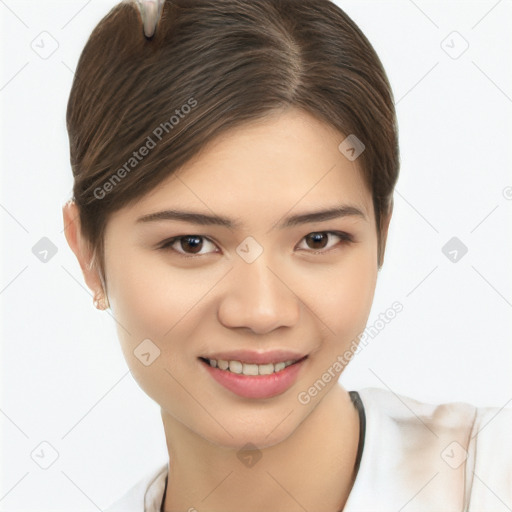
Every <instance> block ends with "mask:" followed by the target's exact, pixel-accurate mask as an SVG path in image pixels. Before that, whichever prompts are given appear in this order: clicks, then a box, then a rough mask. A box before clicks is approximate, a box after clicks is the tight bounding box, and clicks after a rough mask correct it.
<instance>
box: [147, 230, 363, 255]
mask: <svg viewBox="0 0 512 512" xmlns="http://www.w3.org/2000/svg"><path fill="white" fill-rule="evenodd" d="M312 234H328V235H335V236H337V237H338V238H339V239H340V244H341V245H345V244H350V243H354V242H355V238H354V236H353V235H351V234H350V233H347V232H346V231H336V230H334V231H311V232H309V233H307V234H306V235H305V236H303V237H302V238H301V239H300V241H299V244H300V243H301V242H302V241H303V240H305V239H306V237H307V236H309V235H312ZM194 236H195V237H197V238H202V239H204V240H207V241H208V242H210V243H212V244H214V245H217V243H216V242H214V241H213V240H212V239H211V238H210V237H208V236H206V235H198V234H187V235H179V236H174V237H171V238H167V239H166V240H163V241H162V242H161V243H160V244H158V246H157V247H156V248H157V250H163V251H172V252H174V253H176V254H177V255H178V256H182V257H184V258H187V259H190V258H197V257H200V256H206V255H208V254H216V253H218V251H214V252H209V253H204V254H187V253H182V252H179V251H177V250H174V249H172V247H171V246H172V245H173V244H174V243H175V242H177V241H179V240H180V239H183V238H187V237H194ZM337 245H338V244H336V245H335V246H333V247H331V248H329V249H318V250H316V251H315V250H314V249H301V251H304V252H306V253H311V254H322V253H325V254H327V253H329V252H330V251H331V250H333V249H334V248H335V247H336V246H337Z"/></svg>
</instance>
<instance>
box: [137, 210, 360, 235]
mask: <svg viewBox="0 0 512 512" xmlns="http://www.w3.org/2000/svg"><path fill="white" fill-rule="evenodd" d="M340 217H360V218H362V219H364V220H368V219H367V217H366V215H365V214H364V213H363V211H362V210H360V209H359V208H357V207H355V206H350V205H340V206H336V207H333V208H329V209H326V210H316V211H312V212H306V213H299V214H297V215H291V216H289V217H286V218H285V219H284V220H283V221H282V222H280V223H279V224H277V226H274V227H273V228H272V229H274V228H275V227H278V228H279V229H285V228H289V227H293V226H298V225H301V224H307V223H310V222H321V221H325V220H332V219H337V218H340ZM164 220H178V221H183V222H189V223H192V224H198V225H201V226H223V227H227V228H230V229H237V228H241V227H242V223H241V222H240V221H238V220H234V219H229V218H227V217H223V216H218V215H207V214H204V213H199V212H191V211H181V210H164V211H160V212H156V213H150V214H148V215H144V216H143V217H140V218H138V219H137V221H136V222H137V223H146V222H155V221H164Z"/></svg>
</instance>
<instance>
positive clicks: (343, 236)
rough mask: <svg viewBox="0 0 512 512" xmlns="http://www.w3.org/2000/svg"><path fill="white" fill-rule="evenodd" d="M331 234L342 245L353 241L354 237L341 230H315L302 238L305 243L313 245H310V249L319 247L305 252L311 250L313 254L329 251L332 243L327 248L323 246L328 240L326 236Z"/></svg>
mask: <svg viewBox="0 0 512 512" xmlns="http://www.w3.org/2000/svg"><path fill="white" fill-rule="evenodd" d="M332 235H334V236H335V237H337V238H339V239H340V240H341V244H342V245H343V244H348V243H351V242H353V241H354V238H353V236H352V235H350V234H349V233H344V232H342V231H316V232H314V233H310V234H309V235H306V236H305V237H304V238H303V240H304V241H305V242H306V244H312V245H313V247H310V248H311V249H320V250H314V251H307V252H312V253H313V254H316V253H324V252H329V250H330V249H331V248H332V247H333V245H330V246H329V248H328V249H327V250H325V247H326V244H327V242H328V237H329V236H332ZM334 245H335V244H334Z"/></svg>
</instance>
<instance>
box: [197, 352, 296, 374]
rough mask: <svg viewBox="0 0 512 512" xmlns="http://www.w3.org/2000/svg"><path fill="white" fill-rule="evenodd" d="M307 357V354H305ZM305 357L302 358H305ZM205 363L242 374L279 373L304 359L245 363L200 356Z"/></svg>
mask: <svg viewBox="0 0 512 512" xmlns="http://www.w3.org/2000/svg"><path fill="white" fill-rule="evenodd" d="M305 357H306V356H305ZM305 357H303V358H302V359H304V358H305ZM200 359H201V360H202V361H204V362H205V363H208V364H209V365H210V366H211V367H212V368H218V369H219V370H224V371H227V372H231V373H236V374H239V375H240V374H242V375H250V376H255V375H271V374H273V373H278V372H280V371H282V370H284V369H285V368H287V367H288V366H290V365H292V364H295V363H298V362H299V361H301V360H302V359H296V360H290V361H284V362H283V361H281V362H279V363H267V364H254V363H245V362H243V361H226V360H224V359H218V360H217V359H206V358H203V357H201V358H200Z"/></svg>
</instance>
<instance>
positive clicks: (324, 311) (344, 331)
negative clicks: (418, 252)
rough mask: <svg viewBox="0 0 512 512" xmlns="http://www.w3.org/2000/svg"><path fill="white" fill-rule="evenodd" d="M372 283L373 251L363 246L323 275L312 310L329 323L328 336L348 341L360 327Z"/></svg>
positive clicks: (370, 298) (371, 294) (370, 300)
mask: <svg viewBox="0 0 512 512" xmlns="http://www.w3.org/2000/svg"><path fill="white" fill-rule="evenodd" d="M375 251H376V248H375ZM376 283H377V259H376V252H375V254H374V253H373V252H372V251H370V250H367V249H365V248H363V247H361V249H360V250H357V251H352V252H351V253H350V254H349V255H348V256H347V259H346V260H345V261H344V263H343V265H340V266H339V267H335V268H333V269H332V271H330V272H329V273H328V275H327V278H326V279H324V286H323V289H322V291H321V293H317V294H316V299H315V300H316V306H315V307H316V309H315V311H317V312H318V315H319V317H320V318H321V319H322V320H323V321H324V322H325V324H326V325H327V326H328V327H329V330H328V331H327V332H328V337H329V338H331V339H332V340H333V341H336V343H337V344H339V343H343V344H348V343H349V342H350V341H351V340H352V339H353V338H354V337H356V336H357V335H358V334H359V333H360V332H362V331H363V330H364V328H365V325H366V322H367V320H368V316H369V314H370V310H371V306H372V303H373V297H374V293H375V286H376ZM319 292H320V290H319Z"/></svg>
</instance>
